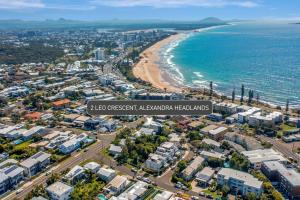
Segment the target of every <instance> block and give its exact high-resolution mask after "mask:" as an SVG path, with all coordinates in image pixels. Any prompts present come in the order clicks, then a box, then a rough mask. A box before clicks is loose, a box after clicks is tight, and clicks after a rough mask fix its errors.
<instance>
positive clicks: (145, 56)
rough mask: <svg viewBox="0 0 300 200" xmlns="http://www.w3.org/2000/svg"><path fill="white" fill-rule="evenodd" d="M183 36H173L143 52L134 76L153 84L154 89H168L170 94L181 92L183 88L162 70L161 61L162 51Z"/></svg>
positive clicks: (134, 70)
mask: <svg viewBox="0 0 300 200" xmlns="http://www.w3.org/2000/svg"><path fill="white" fill-rule="evenodd" d="M183 36H184V34H182V33H180V34H176V35H172V36H170V37H168V38H166V39H164V40H161V41H159V42H157V43H155V44H154V45H153V46H151V47H149V48H148V49H146V50H145V51H144V52H142V53H141V55H140V56H141V59H140V61H139V62H138V63H137V64H136V65H135V66H134V67H133V74H134V76H136V77H137V78H140V79H142V80H144V81H146V82H149V83H151V84H152V86H153V87H156V88H158V89H161V90H164V89H166V90H167V91H168V92H181V91H182V88H181V87H179V86H178V85H177V83H176V82H175V80H173V79H172V78H171V76H170V75H169V74H168V73H167V72H165V71H163V70H162V69H161V66H159V65H160V64H159V61H160V51H161V49H162V48H164V47H166V46H167V45H169V44H170V43H172V42H174V41H177V40H179V39H181V38H182V37H183Z"/></svg>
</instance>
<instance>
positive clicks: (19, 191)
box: [16, 188, 24, 194]
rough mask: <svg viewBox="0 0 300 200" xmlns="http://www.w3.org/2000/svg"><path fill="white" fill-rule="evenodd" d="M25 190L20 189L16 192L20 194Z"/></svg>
mask: <svg viewBox="0 0 300 200" xmlns="http://www.w3.org/2000/svg"><path fill="white" fill-rule="evenodd" d="M23 190H24V189H22V188H20V189H18V190H17V191H16V194H20V193H21V192H23Z"/></svg>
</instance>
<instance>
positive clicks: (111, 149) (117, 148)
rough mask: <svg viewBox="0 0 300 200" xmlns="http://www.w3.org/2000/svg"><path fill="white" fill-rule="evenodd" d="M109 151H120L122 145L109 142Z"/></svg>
mask: <svg viewBox="0 0 300 200" xmlns="http://www.w3.org/2000/svg"><path fill="white" fill-rule="evenodd" d="M109 151H114V152H118V153H122V147H120V146H116V145H113V144H111V145H110V147H109Z"/></svg>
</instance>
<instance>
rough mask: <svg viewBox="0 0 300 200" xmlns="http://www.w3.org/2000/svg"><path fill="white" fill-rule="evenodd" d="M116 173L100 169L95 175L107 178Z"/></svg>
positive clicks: (111, 170)
mask: <svg viewBox="0 0 300 200" xmlns="http://www.w3.org/2000/svg"><path fill="white" fill-rule="evenodd" d="M115 173H116V171H115V170H113V169H108V168H103V167H102V168H100V169H99V171H98V172H97V174H99V175H102V176H105V177H109V176H111V175H112V174H115Z"/></svg>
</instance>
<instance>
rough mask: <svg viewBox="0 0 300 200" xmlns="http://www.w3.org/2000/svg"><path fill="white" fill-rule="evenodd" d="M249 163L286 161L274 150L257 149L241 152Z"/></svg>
mask: <svg viewBox="0 0 300 200" xmlns="http://www.w3.org/2000/svg"><path fill="white" fill-rule="evenodd" d="M242 154H243V155H244V156H246V157H247V159H248V160H249V161H250V163H252V164H254V163H261V162H265V161H286V159H285V158H284V157H283V156H282V155H281V154H280V153H279V152H277V151H275V150H274V149H258V150H253V151H243V152H242Z"/></svg>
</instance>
